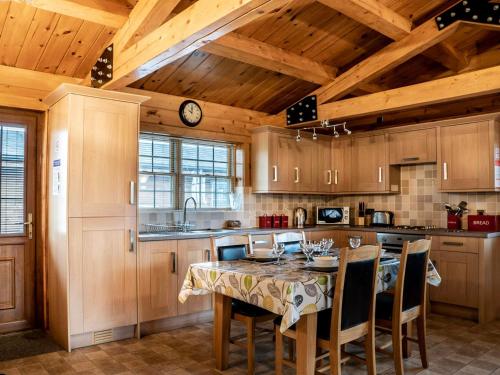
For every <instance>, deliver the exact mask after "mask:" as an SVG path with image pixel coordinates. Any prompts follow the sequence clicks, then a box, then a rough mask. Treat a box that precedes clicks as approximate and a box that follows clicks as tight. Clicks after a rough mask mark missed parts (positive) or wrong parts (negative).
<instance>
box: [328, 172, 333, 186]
mask: <svg viewBox="0 0 500 375" xmlns="http://www.w3.org/2000/svg"><path fill="white" fill-rule="evenodd" d="M331 184H332V170H331V169H329V170H328V182H327V185H331Z"/></svg>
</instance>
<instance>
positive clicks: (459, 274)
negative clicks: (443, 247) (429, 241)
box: [430, 251, 479, 307]
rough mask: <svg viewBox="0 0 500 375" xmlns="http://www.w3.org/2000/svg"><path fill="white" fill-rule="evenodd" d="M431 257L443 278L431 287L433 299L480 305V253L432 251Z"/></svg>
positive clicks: (455, 303) (463, 304)
mask: <svg viewBox="0 0 500 375" xmlns="http://www.w3.org/2000/svg"><path fill="white" fill-rule="evenodd" d="M431 259H432V262H433V263H434V266H435V267H436V269H437V271H438V272H439V275H440V276H441V279H442V282H441V285H439V286H438V287H433V286H431V287H430V299H431V301H435V302H443V303H450V304H453V305H458V306H466V307H478V294H479V273H478V272H479V268H478V267H479V266H478V255H477V254H473V253H459V252H452V251H432V252H431Z"/></svg>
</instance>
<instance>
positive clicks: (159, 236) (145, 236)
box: [139, 225, 500, 242]
mask: <svg viewBox="0 0 500 375" xmlns="http://www.w3.org/2000/svg"><path fill="white" fill-rule="evenodd" d="M296 230H304V231H306V232H311V231H328V230H356V231H364V232H378V233H401V234H423V235H433V236H454V237H476V238H495V237H500V232H472V231H450V230H447V229H445V228H436V229H429V230H412V229H395V228H383V227H361V226H354V225H314V226H306V227H304V228H303V229H298V228H296V227H289V228H266V229H261V228H241V229H214V230H213V231H211V230H209V229H207V230H206V231H203V233H199V232H198V233H197V232H196V231H195V232H192V233H190V232H187V233H182V234H180V233H178V232H173V233H142V234H139V240H140V241H141V242H147V241H164V240H186V239H193V238H207V237H213V236H223V235H229V234H253V235H266V234H271V233H274V232H286V231H296Z"/></svg>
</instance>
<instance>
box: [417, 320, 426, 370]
mask: <svg viewBox="0 0 500 375" xmlns="http://www.w3.org/2000/svg"><path fill="white" fill-rule="evenodd" d="M426 330H427V329H426V327H425V317H424V316H422V315H421V316H419V317H418V318H417V335H418V350H419V351H420V360H421V361H422V367H423V368H428V367H429V363H428V362H427V345H426V341H425V337H426Z"/></svg>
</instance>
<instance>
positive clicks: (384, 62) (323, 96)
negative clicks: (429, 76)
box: [314, 19, 459, 103]
mask: <svg viewBox="0 0 500 375" xmlns="http://www.w3.org/2000/svg"><path fill="white" fill-rule="evenodd" d="M458 25H459V23H455V24H453V25H450V26H449V27H447V28H446V29H444V30H438V28H437V26H436V24H435V22H434V20H432V19H431V20H429V21H427V22H425V23H424V24H422V25H421V26H419V27H417V28H416V29H414V30H413V31H412V32H411V33H410V34H408V36H406V37H404V38H403V39H401V40H399V41H396V42H393V43H391V44H389V45H388V46H387V47H385V48H383V49H381V50H380V51H378V52H376V53H375V54H373V55H371V56H370V57H368V58H366V59H365V60H363V61H361V62H360V63H358V64H356V65H355V66H353V67H352V68H351V69H349V70H347V71H346V72H345V73H343V74H341V75H340V76H338V77H337V78H336V79H335V80H334V81H333V82H331V83H330V84H328V85H326V86H323V87H321V88H319V89H318V90H316V91H315V92H314V94H316V95H318V103H326V102H328V101H331V100H335V99H338V98H341V97H342V96H345V95H347V94H349V93H350V92H352V91H353V90H355V89H357V88H359V86H360V85H362V84H363V83H367V82H370V81H372V80H373V79H375V78H377V77H379V76H380V75H382V74H384V73H386V72H388V71H390V70H391V69H394V68H395V67H396V66H398V65H401V64H402V63H404V62H406V61H408V60H410V59H411V58H412V57H414V56H416V55H418V54H420V53H422V52H423V51H425V50H427V49H429V48H430V47H432V46H434V45H436V44H438V43H440V42H441V41H443V40H445V39H446V38H448V37H449V36H450V35H451V34H453V33H454V32H455V31H456V29H457V27H458Z"/></svg>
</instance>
